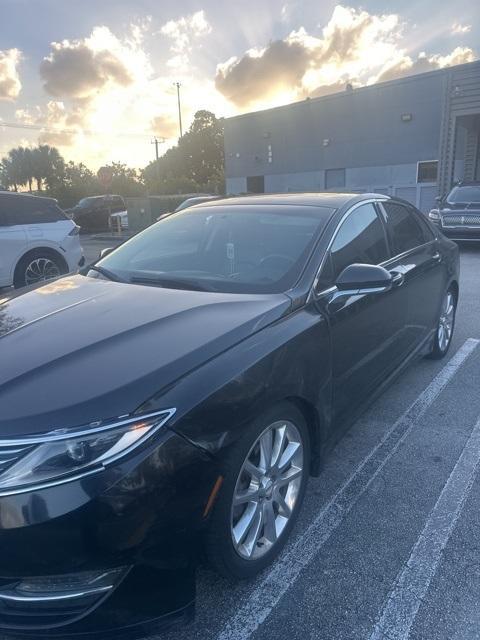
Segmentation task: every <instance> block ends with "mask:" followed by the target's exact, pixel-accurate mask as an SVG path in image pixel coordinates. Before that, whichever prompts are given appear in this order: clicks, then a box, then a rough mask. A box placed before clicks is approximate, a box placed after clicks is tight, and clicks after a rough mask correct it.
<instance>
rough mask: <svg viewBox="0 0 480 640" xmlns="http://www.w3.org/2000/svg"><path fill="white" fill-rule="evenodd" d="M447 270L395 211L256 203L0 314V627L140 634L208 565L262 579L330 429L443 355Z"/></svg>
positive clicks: (409, 216) (309, 202)
mask: <svg viewBox="0 0 480 640" xmlns="http://www.w3.org/2000/svg"><path fill="white" fill-rule="evenodd" d="M458 278H459V251H458V247H457V245H456V244H455V243H453V242H451V241H450V240H448V239H446V238H445V237H444V236H443V235H442V234H440V233H439V232H438V230H437V229H436V227H435V226H434V225H432V224H431V223H430V222H429V221H428V220H427V219H426V217H425V216H423V215H422V214H421V213H419V212H418V211H417V210H416V209H415V208H414V207H413V206H411V205H410V204H408V203H406V202H403V201H401V200H396V199H390V198H388V197H386V196H381V195H375V194H362V195H352V194H350V195H348V194H331V193H328V194H288V195H276V196H249V197H243V198H231V199H228V200H223V201H222V200H217V201H214V202H209V203H204V204H201V205H197V206H196V207H194V208H190V209H185V210H183V211H181V212H179V213H174V214H172V215H170V216H168V217H167V218H165V219H164V220H162V221H160V222H158V223H156V224H154V225H152V226H151V227H149V228H148V229H146V230H145V231H143V232H142V233H140V234H138V235H136V236H134V237H133V238H131V239H130V240H128V241H127V242H125V243H124V244H122V245H121V246H119V247H118V248H116V249H114V250H113V251H111V252H110V253H108V254H106V253H105V254H104V257H103V258H101V259H100V260H99V261H98V262H97V263H96V264H94V265H91V266H90V267H85V269H84V270H83V273H82V274H79V275H74V276H70V277H67V278H64V279H60V280H58V281H56V282H55V283H53V285H49V284H47V285H45V286H43V287H39V288H37V289H36V290H34V291H30V292H28V293H25V294H24V295H19V296H18V297H16V298H14V299H12V300H10V301H7V302H4V303H3V304H0V335H2V334H3V335H2V337H1V338H0V342H1V344H2V361H3V362H10V363H12V366H6V367H0V403H1V404H0V434H1V438H0V514H1V517H0V549H3V550H4V553H3V554H2V562H1V564H0V627H1V630H2V631H4V632H5V633H7V632H8V631H10V630H12V629H14V630H16V631H17V632H19V631H20V630H21V631H23V632H24V633H29V634H30V635H31V636H34V637H35V638H42V637H44V638H47V637H48V638H57V637H59V636H61V637H62V638H67V637H75V638H78V637H80V636H81V637H93V635H90V634H94V636H95V637H97V635H96V634H97V633H100V632H101V631H108V632H112V633H113V632H114V630H115V629H117V630H120V629H124V630H126V629H128V633H129V634H133V633H134V631H135V630H136V631H137V632H142V633H145V634H146V633H147V631H152V633H153V629H155V630H158V629H159V628H161V627H162V625H167V624H169V623H171V622H172V621H173V620H178V619H187V618H188V617H189V616H191V614H192V606H193V601H194V569H195V566H196V563H197V558H198V556H199V554H201V553H202V554H203V553H204V554H205V556H206V558H208V560H209V562H210V564H211V565H212V566H213V567H214V568H216V569H217V570H218V571H219V572H220V573H221V574H224V575H226V576H228V577H230V578H245V577H249V576H253V575H255V574H257V573H258V572H259V571H261V570H262V569H264V568H265V567H266V566H267V565H269V564H270V563H271V562H272V561H273V560H274V559H275V557H276V556H277V555H278V553H279V552H280V551H281V549H282V547H283V546H284V544H285V542H286V540H287V538H288V536H289V534H290V532H291V530H292V527H293V525H294V522H295V520H296V519H297V516H298V513H299V510H300V507H301V504H302V500H303V497H304V494H305V489H306V485H307V481H308V477H309V475H311V474H313V475H317V474H318V473H319V470H320V465H321V463H322V460H323V459H324V457H325V456H326V455H327V452H328V451H329V449H330V448H331V447H332V445H333V443H334V442H335V440H336V439H338V433H339V429H341V428H343V427H344V426H345V425H347V424H349V423H350V421H351V420H352V418H353V417H355V416H356V415H358V413H359V412H360V411H362V409H364V408H365V404H366V403H368V402H370V401H371V400H372V398H373V397H374V396H375V395H377V394H378V393H379V392H381V391H382V390H383V389H385V387H386V386H387V385H388V384H389V383H390V382H391V381H392V379H393V378H394V377H395V376H396V375H397V374H398V372H399V371H400V370H401V369H402V368H403V367H404V366H405V365H406V364H407V363H409V362H410V361H411V360H412V359H413V358H414V357H416V356H420V355H428V356H430V357H432V358H442V357H443V356H444V355H445V354H446V353H447V351H448V349H449V346H450V343H451V340H452V333H453V328H454V322H455V310H456V306H457V300H458V293H459V290H458ZM40 319H41V321H39V320H40ZM65 327H68V330H69V336H70V337H69V338H68V339H63V340H59V339H58V336H59V334H61V332H62V331H65ZM72 380H75V381H76V382H75V384H72ZM26 399H28V402H26ZM75 634H78V635H75ZM128 637H132V635H129V636H128Z"/></svg>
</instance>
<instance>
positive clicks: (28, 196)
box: [0, 191, 57, 204]
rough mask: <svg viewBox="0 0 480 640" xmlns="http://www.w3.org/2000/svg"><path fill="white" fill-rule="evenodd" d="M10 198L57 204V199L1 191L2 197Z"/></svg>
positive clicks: (0, 195)
mask: <svg viewBox="0 0 480 640" xmlns="http://www.w3.org/2000/svg"><path fill="white" fill-rule="evenodd" d="M5 196H7V197H8V198H24V199H29V200H30V199H34V200H42V201H43V202H53V203H54V204H57V200H56V198H49V197H48V196H35V195H33V193H18V192H17V191H0V197H5Z"/></svg>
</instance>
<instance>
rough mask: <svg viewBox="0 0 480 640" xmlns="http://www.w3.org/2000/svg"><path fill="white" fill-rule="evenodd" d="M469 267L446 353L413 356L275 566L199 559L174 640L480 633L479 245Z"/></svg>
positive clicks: (314, 486) (314, 484) (331, 469)
mask: <svg viewBox="0 0 480 640" xmlns="http://www.w3.org/2000/svg"><path fill="white" fill-rule="evenodd" d="M461 265H462V275H461V298H460V304H459V309H458V315H457V326H456V330H455V337H454V341H453V344H452V348H451V351H450V352H449V355H448V357H447V359H446V360H443V361H440V362H435V361H429V360H421V361H417V362H416V363H414V364H413V365H412V366H410V367H409V369H408V370H407V371H406V372H404V373H403V374H402V376H401V377H400V378H399V379H398V380H397V382H396V384H395V385H394V386H393V387H391V388H390V390H389V391H387V392H386V393H385V394H384V395H383V396H382V397H381V398H380V399H379V400H378V401H377V402H376V403H375V404H374V405H373V406H372V407H371V408H370V409H369V410H368V411H367V413H365V414H364V415H363V417H362V418H361V419H360V420H359V421H358V422H357V423H356V424H355V425H354V426H353V427H352V428H351V430H350V431H349V432H348V433H347V435H346V436H345V437H344V438H343V439H342V440H341V441H340V443H339V444H338V445H337V447H336V449H335V450H334V452H333V454H332V455H331V456H330V458H329V460H328V461H327V463H326V466H325V469H324V472H323V474H322V475H321V477H319V478H314V479H311V481H310V485H309V490H308V493H307V497H306V500H305V503H304V507H303V511H302V514H301V517H300V519H299V522H298V524H297V526H296V529H295V531H294V535H293V538H292V540H291V542H290V543H289V545H288V546H287V548H286V550H285V551H284V553H283V555H282V556H281V558H280V560H279V561H278V562H277V563H276V564H275V565H274V566H273V567H271V568H270V569H269V570H267V571H266V572H264V573H263V574H262V575H261V576H259V577H258V578H256V579H255V580H253V581H249V582H243V583H240V584H230V583H229V582H228V581H226V580H224V579H222V578H219V577H218V576H216V575H214V574H212V573H211V572H210V571H208V570H205V569H203V570H201V571H200V573H199V578H198V599H197V615H196V621H195V622H194V623H193V624H192V625H190V626H189V627H185V628H180V629H177V630H175V631H172V632H170V633H168V634H166V635H162V636H161V637H162V638H163V639H164V640H187V639H188V640H206V639H209V640H210V639H212V640H250V639H252V640H260V639H261V640H273V639H275V640H277V639H278V638H281V639H283V638H288V639H289V640H294V639H297V638H298V639H302V640H306V639H311V640H313V639H315V640H321V639H325V640H327V639H328V640H333V639H335V640H347V639H348V640H350V639H351V640H353V639H355V640H360V639H361V640H380V639H385V640H397V639H398V640H400V639H406V638H410V639H412V640H427V639H428V640H447V639H448V640H468V639H474V638H475V639H478V638H480V607H479V602H480V538H479V536H478V529H479V525H480V475H479V474H478V473H477V472H478V467H479V459H480V423H479V422H478V421H479V419H480V393H479V389H480V295H479V294H480V283H479V274H480V246H472V245H470V246H466V247H462V256H461ZM152 640H153V639H152Z"/></svg>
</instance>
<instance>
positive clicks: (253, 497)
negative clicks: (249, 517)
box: [233, 487, 258, 506]
mask: <svg viewBox="0 0 480 640" xmlns="http://www.w3.org/2000/svg"><path fill="white" fill-rule="evenodd" d="M247 502H258V488H257V487H256V488H254V489H248V490H247V491H245V492H244V493H236V494H235V495H234V497H233V504H234V506H238V505H240V504H245V503H247Z"/></svg>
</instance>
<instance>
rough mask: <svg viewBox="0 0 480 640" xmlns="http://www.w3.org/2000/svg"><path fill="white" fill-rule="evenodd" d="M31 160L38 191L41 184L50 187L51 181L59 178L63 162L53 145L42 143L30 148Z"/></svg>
mask: <svg viewBox="0 0 480 640" xmlns="http://www.w3.org/2000/svg"><path fill="white" fill-rule="evenodd" d="M32 162H33V176H34V178H35V180H36V181H37V189H38V191H41V190H42V186H43V184H46V185H47V186H48V187H51V186H52V184H53V183H55V182H58V181H59V180H61V178H62V175H63V171H64V169H65V162H64V160H63V158H62V156H61V155H60V152H59V151H58V149H56V148H55V147H50V146H49V145H48V144H42V145H40V146H38V147H36V148H35V149H32Z"/></svg>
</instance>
